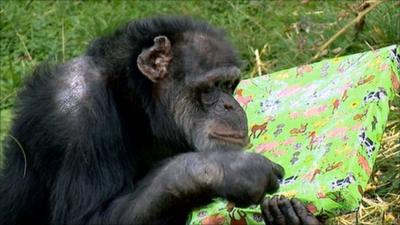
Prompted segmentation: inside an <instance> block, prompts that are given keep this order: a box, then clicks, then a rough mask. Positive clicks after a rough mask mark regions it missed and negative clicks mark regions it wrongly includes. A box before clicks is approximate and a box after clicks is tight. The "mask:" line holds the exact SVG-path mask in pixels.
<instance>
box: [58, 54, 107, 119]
mask: <svg viewBox="0 0 400 225" xmlns="http://www.w3.org/2000/svg"><path fill="white" fill-rule="evenodd" d="M61 73H62V75H61V76H60V78H59V79H57V82H60V83H61V85H59V86H60V87H62V89H60V90H59V91H58V93H57V95H56V103H57V105H58V107H59V109H60V111H61V112H63V113H73V112H75V111H76V110H78V109H79V107H80V106H83V105H85V104H87V103H88V101H87V100H88V97H89V96H90V82H93V80H96V79H99V72H98V71H97V69H96V68H95V67H94V66H92V65H90V61H89V59H88V58H87V57H80V58H77V59H74V60H72V61H70V62H69V63H67V64H66V65H65V66H64V67H63V68H62V70H61Z"/></svg>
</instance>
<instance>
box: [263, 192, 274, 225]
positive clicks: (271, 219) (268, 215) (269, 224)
mask: <svg viewBox="0 0 400 225" xmlns="http://www.w3.org/2000/svg"><path fill="white" fill-rule="evenodd" d="M270 201H271V199H269V198H264V200H263V201H262V203H261V213H262V215H263V218H264V221H265V223H266V225H273V224H274V217H273V216H272V214H271V212H270V211H269V202H270Z"/></svg>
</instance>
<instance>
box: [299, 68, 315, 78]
mask: <svg viewBox="0 0 400 225" xmlns="http://www.w3.org/2000/svg"><path fill="white" fill-rule="evenodd" d="M312 71H313V67H312V66H310V65H303V66H299V67H297V69H296V77H302V76H303V75H304V73H309V72H312Z"/></svg>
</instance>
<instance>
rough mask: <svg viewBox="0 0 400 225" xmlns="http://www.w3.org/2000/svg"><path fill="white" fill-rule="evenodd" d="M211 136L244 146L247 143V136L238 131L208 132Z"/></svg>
mask: <svg viewBox="0 0 400 225" xmlns="http://www.w3.org/2000/svg"><path fill="white" fill-rule="evenodd" d="M209 136H210V137H211V138H215V139H219V140H223V141H226V142H230V143H233V144H237V145H240V146H246V145H247V144H248V143H249V138H248V136H247V135H243V134H239V133H228V132H227V133H222V132H216V131H214V132H211V133H210V134H209Z"/></svg>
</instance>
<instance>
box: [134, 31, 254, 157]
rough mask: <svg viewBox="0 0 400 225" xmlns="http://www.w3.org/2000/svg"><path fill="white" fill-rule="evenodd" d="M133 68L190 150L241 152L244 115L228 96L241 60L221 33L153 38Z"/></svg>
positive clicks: (188, 33) (236, 82) (244, 126)
mask: <svg viewBox="0 0 400 225" xmlns="http://www.w3.org/2000/svg"><path fill="white" fill-rule="evenodd" d="M137 66H138V68H139V70H140V71H141V72H142V73H143V75H145V76H146V77H147V78H148V79H149V80H150V81H152V84H153V85H152V86H153V91H152V95H153V97H154V98H155V99H157V101H158V102H159V103H158V104H162V105H163V106H165V109H166V112H165V113H168V114H170V118H173V119H172V120H173V121H174V124H175V126H176V127H177V128H178V130H179V131H180V132H182V134H183V136H184V137H186V141H187V142H188V143H189V144H190V145H191V146H193V147H194V148H196V149H197V150H201V151H202V150H211V149H212V150H214V149H216V148H217V149H227V148H229V149H242V148H243V147H244V146H245V145H246V144H247V143H248V135H247V131H248V128H247V118H246V115H245V112H244V111H243V109H242V108H241V106H240V105H239V103H238V102H237V101H236V100H235V99H234V98H233V96H232V94H233V91H234V90H235V88H236V86H237V85H238V83H239V81H240V70H239V67H240V60H239V59H238V56H237V53H236V52H235V50H234V49H233V48H232V47H231V46H230V44H229V43H228V42H227V41H226V40H225V39H224V36H223V34H222V32H220V31H216V30H214V29H212V28H208V30H207V29H200V30H189V31H184V32H182V33H180V34H175V35H174V36H173V37H167V36H164V35H159V36H156V37H154V44H153V45H152V46H151V47H149V48H146V49H144V50H143V51H142V52H141V54H140V55H139V56H138V58H137Z"/></svg>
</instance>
